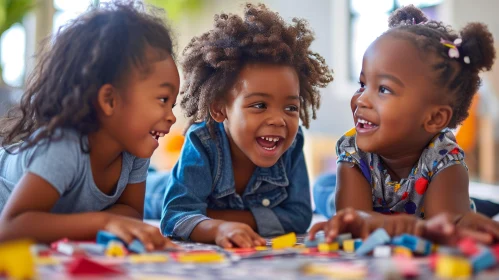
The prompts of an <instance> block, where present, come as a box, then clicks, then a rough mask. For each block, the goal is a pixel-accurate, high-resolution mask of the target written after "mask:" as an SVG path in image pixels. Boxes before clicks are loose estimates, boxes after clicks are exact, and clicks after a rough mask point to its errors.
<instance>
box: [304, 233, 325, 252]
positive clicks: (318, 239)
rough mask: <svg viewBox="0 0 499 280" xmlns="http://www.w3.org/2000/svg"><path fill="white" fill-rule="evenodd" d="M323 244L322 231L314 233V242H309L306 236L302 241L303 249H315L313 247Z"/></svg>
mask: <svg viewBox="0 0 499 280" xmlns="http://www.w3.org/2000/svg"><path fill="white" fill-rule="evenodd" d="M324 242H325V237H324V232H323V231H320V232H318V233H316V234H315V238H314V240H310V239H309V238H308V236H307V237H305V240H304V244H305V247H307V248H315V247H317V246H319V244H320V243H324Z"/></svg>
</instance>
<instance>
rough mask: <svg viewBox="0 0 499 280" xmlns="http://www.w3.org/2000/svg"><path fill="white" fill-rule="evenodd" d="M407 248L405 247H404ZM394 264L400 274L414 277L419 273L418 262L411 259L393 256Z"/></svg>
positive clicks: (405, 276)
mask: <svg viewBox="0 0 499 280" xmlns="http://www.w3.org/2000/svg"><path fill="white" fill-rule="evenodd" d="M404 249H407V248H404ZM394 261H395V265H396V266H397V269H398V270H399V272H400V273H401V274H402V276H403V277H404V278H405V279H407V278H411V279H412V278H415V277H417V276H419V274H420V268H419V265H418V263H417V262H416V261H415V260H413V259H408V258H401V257H395V258H394Z"/></svg>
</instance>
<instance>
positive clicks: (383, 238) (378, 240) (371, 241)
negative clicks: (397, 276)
mask: <svg viewBox="0 0 499 280" xmlns="http://www.w3.org/2000/svg"><path fill="white" fill-rule="evenodd" d="M388 242H390V236H389V235H388V233H387V232H386V230H385V229H384V228H378V229H377V230H375V231H373V232H372V233H371V235H369V236H368V237H367V238H366V240H364V242H363V243H362V245H360V247H359V248H358V249H357V250H356V251H355V254H356V255H357V256H363V255H366V254H368V253H370V252H371V251H372V250H374V248H376V246H379V245H384V244H387V243H388Z"/></svg>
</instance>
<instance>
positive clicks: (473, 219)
mask: <svg viewBox="0 0 499 280" xmlns="http://www.w3.org/2000/svg"><path fill="white" fill-rule="evenodd" d="M457 227H458V228H459V229H467V230H473V231H479V232H485V233H487V234H489V236H490V237H489V239H488V240H487V241H488V242H484V243H492V242H493V239H495V240H498V239H499V223H498V222H496V221H494V220H492V219H490V218H489V217H487V216H484V215H482V214H479V213H475V212H472V211H470V212H468V213H466V214H464V215H463V216H462V217H461V218H460V219H459V220H458V222H457Z"/></svg>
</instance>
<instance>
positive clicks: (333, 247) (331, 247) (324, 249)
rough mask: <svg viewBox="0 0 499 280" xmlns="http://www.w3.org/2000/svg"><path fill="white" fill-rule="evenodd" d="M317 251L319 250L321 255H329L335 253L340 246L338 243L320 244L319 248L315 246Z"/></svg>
mask: <svg viewBox="0 0 499 280" xmlns="http://www.w3.org/2000/svg"><path fill="white" fill-rule="evenodd" d="M317 249H319V252H321V253H329V252H336V251H338V250H339V249H340V244H338V242H333V243H329V244H328V243H321V244H319V246H317Z"/></svg>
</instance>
